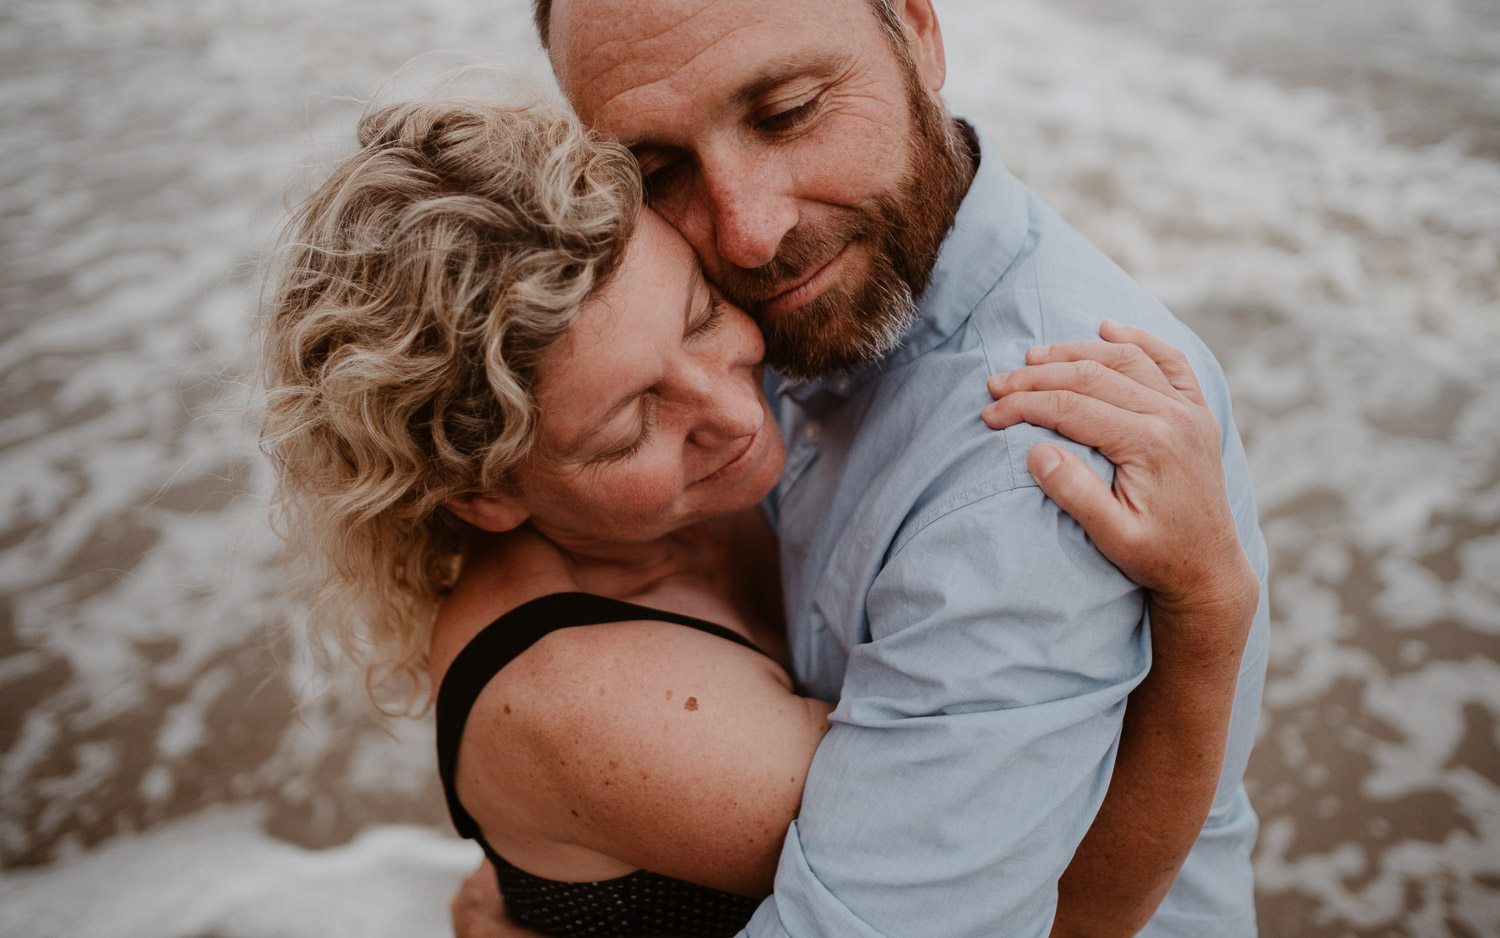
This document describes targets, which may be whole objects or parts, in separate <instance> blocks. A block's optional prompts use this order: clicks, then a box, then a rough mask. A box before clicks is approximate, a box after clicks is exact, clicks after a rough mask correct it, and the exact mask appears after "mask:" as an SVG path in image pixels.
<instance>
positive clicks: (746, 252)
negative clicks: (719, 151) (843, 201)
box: [702, 154, 798, 270]
mask: <svg viewBox="0 0 1500 938" xmlns="http://www.w3.org/2000/svg"><path fill="white" fill-rule="evenodd" d="M737 156H738V155H737V154H728V155H724V156H721V157H719V158H717V159H714V160H712V161H711V162H706V163H705V165H704V166H703V168H702V172H703V177H704V180H703V181H704V185H705V188H706V190H707V194H708V211H709V214H710V219H711V222H712V224H713V236H714V246H715V247H716V248H717V250H718V254H719V259H720V260H722V261H723V262H725V263H727V264H732V265H734V266H735V267H739V268H741V269H743V270H753V269H754V268H757V267H762V266H764V265H766V264H768V263H770V262H771V259H772V258H774V257H775V256H776V251H777V249H779V248H780V246H781V239H782V237H783V236H784V235H785V234H786V233H787V232H788V231H791V230H792V229H793V228H794V227H796V225H797V211H798V210H797V200H796V198H795V196H794V195H793V194H792V192H791V191H790V186H789V178H788V174H787V173H786V172H785V171H784V167H782V166H780V165H779V162H778V161H777V160H776V159H775V158H774V157H772V156H767V155H756V156H753V157H750V158H737Z"/></svg>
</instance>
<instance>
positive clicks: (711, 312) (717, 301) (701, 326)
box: [690, 293, 726, 336]
mask: <svg viewBox="0 0 1500 938" xmlns="http://www.w3.org/2000/svg"><path fill="white" fill-rule="evenodd" d="M708 303H709V306H708V315H707V316H705V317H704V319H703V321H702V322H700V323H698V325H696V326H694V327H693V331H692V332H691V333H690V335H694V336H700V335H706V334H707V333H710V332H712V331H714V329H716V328H717V327H718V325H719V324H720V323H721V322H723V321H724V310H725V309H726V304H725V303H724V300H723V299H722V298H721V297H720V296H719V295H718V294H717V293H714V294H710V295H709V298H708Z"/></svg>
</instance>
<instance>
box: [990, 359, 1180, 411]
mask: <svg viewBox="0 0 1500 938" xmlns="http://www.w3.org/2000/svg"><path fill="white" fill-rule="evenodd" d="M1163 383H1165V379H1163ZM988 387H989V391H990V396H991V397H994V398H995V399H996V401H997V402H999V401H1002V400H1004V399H1005V398H1006V397H1008V396H1010V395H1013V394H1018V393H1023V392H1028V391H1073V392H1075V393H1078V394H1083V395H1086V396H1088V397H1091V398H1094V399H1095V400H1098V401H1102V402H1104V403H1106V404H1112V405H1114V406H1115V407H1119V408H1122V409H1124V410H1129V411H1134V412H1135V413H1138V414H1149V413H1156V412H1158V411H1160V410H1162V409H1163V408H1164V407H1168V406H1170V405H1171V404H1172V402H1173V401H1174V400H1175V395H1174V396H1173V397H1172V398H1168V397H1167V396H1166V394H1169V393H1172V392H1171V388H1170V387H1168V388H1167V390H1166V392H1165V393H1164V392H1161V391H1157V390H1154V389H1152V388H1149V387H1147V386H1146V385H1144V384H1142V383H1141V382H1139V381H1136V380H1134V379H1132V378H1130V377H1127V376H1126V375H1123V374H1121V373H1120V372H1118V371H1115V370H1114V369H1112V368H1109V367H1108V366H1106V365H1102V364H1100V363H1099V362H1097V361H1094V360H1092V359H1085V360H1083V361H1057V362H1049V363H1047V364H1044V365H1027V366H1026V367H1024V368H1017V369H1016V370H1015V371H1007V372H1005V373H1003V374H998V375H994V376H993V377H991V378H990V379H989V382H988ZM989 406H990V407H993V406H994V405H993V404H992V405H989ZM988 409H989V408H988V407H987V408H986V410H988Z"/></svg>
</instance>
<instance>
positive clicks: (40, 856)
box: [0, 0, 1500, 938]
mask: <svg viewBox="0 0 1500 938" xmlns="http://www.w3.org/2000/svg"><path fill="white" fill-rule="evenodd" d="M937 5H938V10H939V14H940V16H941V18H942V22H943V25H944V28H945V34H946V38H947V44H948V52H949V74H950V79H949V87H948V89H947V95H948V97H949V100H950V103H951V104H952V106H953V109H954V110H955V112H956V113H959V114H962V115H965V116H967V117H969V118H970V119H972V120H974V121H975V122H977V123H979V124H981V125H982V126H984V127H985V128H986V129H987V131H988V132H989V134H990V136H991V139H992V140H993V141H994V143H995V146H996V147H997V149H998V152H999V156H1000V157H1002V158H1003V159H1004V160H1005V161H1006V163H1007V164H1008V165H1009V166H1010V168H1011V169H1012V170H1013V171H1014V172H1016V173H1017V174H1018V175H1019V176H1021V177H1022V178H1023V179H1024V180H1026V181H1027V182H1028V183H1030V184H1031V185H1032V186H1033V187H1034V188H1036V189H1037V190H1038V191H1040V192H1041V193H1042V195H1043V196H1044V197H1045V198H1047V199H1048V200H1049V201H1050V202H1051V203H1052V204H1053V205H1054V207H1056V208H1057V209H1058V210H1059V211H1060V212H1061V213H1062V214H1063V215H1064V217H1066V218H1068V219H1069V220H1070V221H1072V222H1073V223H1074V224H1075V225H1076V226H1078V227H1079V228H1080V229H1082V230H1083V231H1084V232H1085V233H1086V234H1087V235H1088V236H1089V237H1091V238H1092V239H1093V240H1094V241H1095V242H1096V243H1098V244H1099V245H1101V246H1102V247H1103V248H1104V249H1105V250H1106V251H1107V252H1109V253H1110V255H1111V256H1113V257H1114V258H1115V259H1116V260H1118V261H1119V262H1120V263H1121V264H1122V265H1123V266H1125V267H1126V268H1127V269H1128V270H1129V271H1130V272H1131V273H1133V274H1134V275H1135V276H1136V277H1138V278H1139V279H1141V280H1142V281H1143V282H1144V283H1145V284H1146V285H1147V286H1148V287H1150V288H1151V289H1152V290H1153V291H1155V292H1156V294H1157V295H1158V296H1160V297H1161V298H1162V299H1163V300H1164V301H1165V302H1166V303H1167V304H1168V305H1169V306H1170V307H1172V308H1173V309H1174V310H1175V311H1176V312H1177V314H1178V315H1179V316H1180V317H1181V318H1183V319H1184V320H1186V321H1187V322H1188V323H1189V324H1190V325H1192V326H1193V327H1194V328H1196V329H1197V330H1198V331H1199V332H1200V333H1201V334H1202V335H1203V336H1204V338H1205V339H1206V340H1207V341H1208V343H1209V345H1210V346H1211V347H1212V348H1213V349H1214V351H1215V352H1216V353H1217V354H1218V356H1219V357H1220V359H1221V361H1222V362H1223V363H1224V366H1225V369H1226V371H1227V373H1228V375H1229V380H1230V383H1231V386H1232V388H1233V391H1234V393H1235V397H1236V413H1237V415H1238V421H1239V426H1240V431H1241V433H1242V435H1243V436H1244V438H1245V441H1246V445H1247V449H1248V451H1249V454H1250V459H1251V462H1252V468H1253V472H1254V478H1255V483H1256V490H1257V496H1258V498H1259V503H1260V510H1261V515H1262V519H1263V523H1264V527H1265V532H1266V535H1267V537H1268V539H1269V542H1270V545H1271V550H1272V558H1273V570H1274V572H1273V585H1272V589H1273V592H1272V602H1273V614H1274V622H1273V627H1274V638H1273V641H1274V647H1273V657H1272V661H1271V673H1270V680H1269V683H1268V685H1267V691H1266V700H1265V709H1264V713H1263V716H1262V720H1261V726H1260V738H1259V744H1258V749H1257V752H1256V754H1255V756H1254V758H1253V760H1252V762H1251V767H1250V778H1249V786H1250V790H1251V795H1252V798H1253V800H1254V802H1255V804H1256V807H1257V808H1258V809H1259V811H1260V814H1261V818H1262V822H1263V826H1262V833H1261V838H1260V843H1259V847H1258V849H1257V852H1256V857H1255V862H1256V873H1257V880H1258V889H1259V903H1260V911H1261V919H1262V933H1263V934H1265V935H1268V936H1269V935H1275V936H1294V938H1303V936H1305V938H1323V936H1360V938H1366V936H1368V938H1375V936H1379V938H1387V936H1450V935H1451V936H1456V938H1477V936H1493V935H1500V728H1497V726H1500V661H1497V659H1500V341H1497V340H1500V3H1496V2H1495V0H1053V2H1050V3H1048V2H1042V0H937ZM431 49H447V50H458V51H461V52H466V53H471V54H476V55H478V56H480V57H483V58H484V59H486V60H489V61H497V62H501V63H504V64H507V65H514V66H517V67H521V68H528V69H532V70H535V71H536V72H538V73H541V72H543V71H544V70H545V63H544V61H543V60H542V58H541V56H540V54H539V52H538V51H537V49H536V47H535V42H534V40H533V38H532V33H531V27H530V24H529V18H528V16H527V14H526V11H525V6H524V3H523V0H421V2H415V0H257V2H255V3H245V2H241V0H131V2H124V0H4V2H3V3H0V127H3V129H4V132H3V133H0V179H3V183H0V382H3V387H4V393H3V397H0V589H3V601H0V753H3V755H0V860H3V865H4V870H3V872H0V933H4V934H6V935H14V936H27V938H46V936H71V938H84V936H95V935H99V936H106V935H107V936H137V935H139V936H152V938H179V936H180V938H208V936H216V938H252V936H273V935H275V936H300V935H307V936H319V938H336V936H343V935H351V936H352V935H359V936H362V938H368V936H383V935H391V936H396V935H435V934H442V933H444V930H445V929H446V911H445V908H444V903H445V900H446V897H447V895H448V893H449V892H450V891H451V889H452V886H453V884H454V883H455V882H456V880H457V878H458V876H459V875H460V873H461V872H462V871H464V870H466V869H467V868H469V867H470V866H471V865H472V864H473V863H474V862H475V860H476V859H477V852H476V851H475V850H473V849H472V847H471V846H470V845H468V844H465V843H461V842H459V841H457V840H455V839H453V838H452V837H451V836H450V835H449V834H448V832H447V822H446V816H445V814H444V810H443V807H442V804H441V799H440V796H439V794H438V789H437V786H436V781H435V778H434V773H433V771H432V761H433V760H432V744H431V738H430V729H429V726H428V723H427V722H426V721H404V722H398V723H391V724H388V725H386V726H382V725H381V724H379V723H378V722H376V721H375V720H373V719H372V718H371V716H370V714H369V712H368V710H367V708H366V707H365V705H364V703H363V700H362V698H361V696H360V694H359V693H358V692H357V691H356V690H355V689H353V688H351V687H348V686H342V685H340V686H334V687H328V688H324V687H322V685H320V684H319V683H318V681H317V679H316V678H315V676H314V675H313V673H312V671H311V669H310V668H309V667H308V664H307V662H306V661H305V659H304V657H303V656H302V655H301V654H300V653H299V652H298V650H297V648H296V647H295V645H294V644H293V643H291V642H289V641H287V640H285V639H284V638H280V637H278V636H279V635H280V634H281V632H280V631H279V629H280V627H281V626H282V625H284V624H285V623H286V622H287V621H288V619H289V616H290V613H289V611H288V610H287V608H286V607H285V605H284V603H282V602H281V601H280V600H279V598H278V586H279V583H280V581H281V579H282V576H281V571H280V570H279V568H278V564H277V561H276V545H275V541H274V539H273V538H272V537H271V535H270V534H269V531H268V529H267V527H266V522H265V505H264V501H263V497H264V492H265V491H266V490H267V482H268V480H267V477H266V472H265V468H264V466H263V464H262V463H261V461H260V459H259V456H258V454H257V453H256V450H255V446H254V428H253V424H252V422H251V420H250V419H249V418H248V417H247V412H248V408H249V407H250V406H251V405H252V403H253V396H252V395H251V394H250V392H249V391H248V389H247V383H248V379H247V377H246V373H245V371H244V368H245V365H246V362H247V358H246V353H247V350H248V349H249V348H250V338H249V337H250V330H251V325H252V318H253V309H254V304H255V294H256V289H257V265H258V264H259V262H260V259H261V256H262V252H263V250H264V249H265V247H266V245H267V243H268V240H269V239H270V237H271V236H272V234H273V232H274V230H275V228H276V226H277V225H278V223H279V222H280V220H281V219H282V217H283V215H284V213H285V208H286V204H287V203H286V199H287V198H288V193H292V194H295V193H296V192H298V191H301V187H302V186H304V185H305V184H306V182H307V181H308V180H310V179H311V178H313V177H314V176H315V175H316V172H317V164H318V161H319V160H323V159H327V158H329V157H330V156H333V155H337V154H338V153H339V152H340V151H341V150H342V149H343V148H344V147H345V146H346V145H347V144H348V143H349V141H350V138H351V134H350V131H351V129H352V122H353V118H354V115H355V114H356V113H357V110H358V105H357V101H358V99H361V98H364V97H365V96H367V95H369V94H371V93H372V92H374V91H375V90H376V89H377V88H378V87H379V85H380V83H381V82H382V81H383V80H385V79H386V78H387V77H388V76H389V75H390V74H391V73H392V72H393V71H394V70H395V69H397V68H398V67H399V66H401V65H402V63H404V62H406V61H408V60H409V59H411V58H412V57H414V56H417V55H419V54H421V53H424V52H426V51H428V50H431ZM319 691H321V693H319ZM299 701H303V702H302V703H301V705H300V707H299V705H298V702H299Z"/></svg>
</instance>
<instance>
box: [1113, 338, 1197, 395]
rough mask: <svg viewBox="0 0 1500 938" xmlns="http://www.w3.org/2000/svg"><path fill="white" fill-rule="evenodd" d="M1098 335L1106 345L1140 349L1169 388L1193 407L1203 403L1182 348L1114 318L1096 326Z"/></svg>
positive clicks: (1194, 375) (1191, 367) (1195, 378)
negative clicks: (1186, 399) (1112, 343)
mask: <svg viewBox="0 0 1500 938" xmlns="http://www.w3.org/2000/svg"><path fill="white" fill-rule="evenodd" d="M1099 336H1100V338H1103V339H1106V340H1107V341H1109V342H1120V343H1129V344H1131V345H1134V346H1135V347H1137V348H1139V349H1140V350H1141V351H1142V352H1145V353H1146V355H1147V356H1149V357H1150V359H1151V361H1152V362H1154V363H1155V364H1156V367H1157V368H1159V369H1161V372H1162V374H1164V375H1166V377H1167V380H1168V381H1170V382H1172V387H1174V388H1176V389H1177V390H1178V391H1180V392H1182V393H1183V394H1184V395H1186V396H1187V398H1188V399H1189V400H1191V401H1193V402H1194V403H1196V404H1202V403H1203V402H1204V401H1203V390H1202V388H1200V387H1199V385H1198V376H1197V375H1196V374H1194V373H1193V366H1191V365H1189V364H1188V360H1187V355H1185V354H1184V353H1183V351H1182V349H1180V348H1178V347H1177V346H1175V345H1173V344H1171V343H1170V342H1167V341H1165V340H1163V339H1160V338H1157V337H1156V336H1154V335H1152V334H1151V333H1149V332H1147V331H1146V330H1145V329H1137V328H1136V327H1135V326H1127V325H1125V324H1124V323H1119V322H1115V321H1114V320H1113V319H1106V320H1104V322H1102V323H1100V324H1099Z"/></svg>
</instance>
